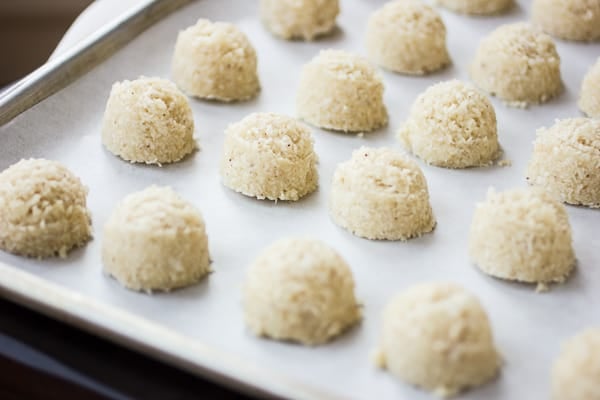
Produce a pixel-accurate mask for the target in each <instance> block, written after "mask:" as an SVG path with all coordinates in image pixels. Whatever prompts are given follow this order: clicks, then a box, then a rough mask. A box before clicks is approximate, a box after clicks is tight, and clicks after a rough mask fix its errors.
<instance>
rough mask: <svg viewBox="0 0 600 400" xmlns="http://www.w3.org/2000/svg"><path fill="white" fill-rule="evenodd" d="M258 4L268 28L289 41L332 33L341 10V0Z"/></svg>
mask: <svg viewBox="0 0 600 400" xmlns="http://www.w3.org/2000/svg"><path fill="white" fill-rule="evenodd" d="M259 7H260V18H261V20H262V21H263V23H264V24H265V26H266V27H267V29H268V30H269V31H271V33H273V34H274V35H275V36H279V37H281V38H283V39H288V40H289V39H303V40H313V39H315V38H316V37H318V36H322V35H325V34H327V33H330V32H331V31H332V30H333V28H334V27H335V19H336V18H337V16H338V14H339V13H340V5H339V0H260V5H259Z"/></svg>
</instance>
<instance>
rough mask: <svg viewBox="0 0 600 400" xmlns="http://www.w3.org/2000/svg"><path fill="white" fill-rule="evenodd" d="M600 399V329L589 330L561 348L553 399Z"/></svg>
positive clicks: (556, 364) (554, 370) (556, 366)
mask: <svg viewBox="0 0 600 400" xmlns="http://www.w3.org/2000/svg"><path fill="white" fill-rule="evenodd" d="M565 399H568V400H598V399H600V328H591V329H586V330H585V331H583V332H581V333H578V334H577V335H575V336H573V337H572V338H570V339H569V340H567V341H566V342H565V343H563V345H562V346H561V351H560V354H559V356H558V358H557V359H556V361H555V362H554V367H553V369H552V400H565Z"/></svg>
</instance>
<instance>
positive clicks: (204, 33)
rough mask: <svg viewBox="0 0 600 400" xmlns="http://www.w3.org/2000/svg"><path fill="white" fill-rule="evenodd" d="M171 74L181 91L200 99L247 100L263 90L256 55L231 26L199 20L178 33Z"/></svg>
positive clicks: (244, 36) (238, 32)
mask: <svg viewBox="0 0 600 400" xmlns="http://www.w3.org/2000/svg"><path fill="white" fill-rule="evenodd" d="M171 74H172V76H173V80H174V81H175V83H176V84H177V86H179V87H180V88H181V90H183V91H184V92H185V93H187V94H188V95H190V96H195V97H199V98H201V99H209V100H219V101H238V100H247V99H250V98H252V97H254V96H256V95H257V94H258V92H259V90H260V82H259V79H258V73H257V60H256V51H255V50H254V47H252V44H251V43H250V41H249V40H248V37H247V36H246V35H245V34H244V33H243V32H242V31H240V30H239V29H238V28H237V27H236V26H235V25H232V24H230V23H228V22H211V21H209V20H206V19H199V20H198V22H196V25H193V26H190V27H188V28H187V29H184V30H183V31H181V32H179V35H178V36H177V42H176V44H175V52H174V54H173V61H172V65H171Z"/></svg>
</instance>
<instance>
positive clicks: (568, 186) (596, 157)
mask: <svg viewBox="0 0 600 400" xmlns="http://www.w3.org/2000/svg"><path fill="white" fill-rule="evenodd" d="M527 181H528V182H529V184H531V185H534V186H538V187H541V188H543V189H545V190H547V191H549V192H551V193H552V194H553V195H554V196H556V197H557V198H559V199H560V200H562V201H564V202H565V203H569V204H576V205H583V206H587V207H594V208H597V207H600V120H597V119H591V118H568V119H563V120H559V121H557V122H556V123H555V124H554V125H553V126H551V127H550V128H541V129H539V130H538V131H537V138H536V140H535V142H534V144H533V154H532V156H531V160H530V161H529V166H528V169H527Z"/></svg>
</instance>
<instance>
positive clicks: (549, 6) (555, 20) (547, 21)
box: [531, 0, 600, 41]
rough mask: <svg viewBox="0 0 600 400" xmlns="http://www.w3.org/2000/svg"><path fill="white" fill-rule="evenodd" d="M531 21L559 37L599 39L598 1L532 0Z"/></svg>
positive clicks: (587, 39) (599, 8) (586, 39)
mask: <svg viewBox="0 0 600 400" xmlns="http://www.w3.org/2000/svg"><path fill="white" fill-rule="evenodd" d="M531 14H532V18H533V22H534V23H535V24H537V25H539V26H540V27H541V28H542V29H543V30H544V31H545V32H547V33H548V34H550V35H552V36H556V37H557V38H560V39H567V40H579V41H592V40H598V39H600V1H598V0H533V3H532V5H531Z"/></svg>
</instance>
